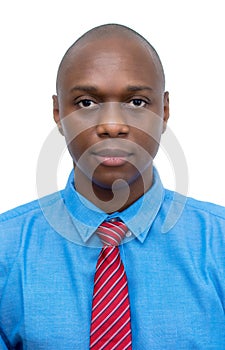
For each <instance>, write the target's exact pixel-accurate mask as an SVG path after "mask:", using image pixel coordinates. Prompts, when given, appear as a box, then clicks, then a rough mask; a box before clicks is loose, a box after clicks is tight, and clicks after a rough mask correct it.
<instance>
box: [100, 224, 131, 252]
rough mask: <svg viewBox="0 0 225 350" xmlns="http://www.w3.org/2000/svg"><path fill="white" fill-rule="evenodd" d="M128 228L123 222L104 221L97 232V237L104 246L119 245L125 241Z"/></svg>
mask: <svg viewBox="0 0 225 350" xmlns="http://www.w3.org/2000/svg"><path fill="white" fill-rule="evenodd" d="M127 231H128V228H127V226H126V225H125V224H124V223H123V222H121V221H114V222H107V221H104V222H103V223H102V224H101V225H100V226H99V227H98V228H97V230H96V233H97V235H98V236H99V238H100V239H101V241H102V243H103V244H104V245H112V246H115V245H119V244H120V243H121V241H122V240H123V238H124V236H125V234H126V232H127Z"/></svg>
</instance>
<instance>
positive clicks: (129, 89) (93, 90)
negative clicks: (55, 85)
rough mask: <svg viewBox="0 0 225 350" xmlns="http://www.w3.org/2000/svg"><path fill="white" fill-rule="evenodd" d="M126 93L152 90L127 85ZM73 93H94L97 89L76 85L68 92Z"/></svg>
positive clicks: (147, 87)
mask: <svg viewBox="0 0 225 350" xmlns="http://www.w3.org/2000/svg"><path fill="white" fill-rule="evenodd" d="M126 89H127V91H132V92H135V91H142V90H149V91H152V90H153V89H152V88H151V87H150V86H146V85H128V86H127V88H126ZM74 91H85V92H96V91H98V88H97V87H96V86H91V85H90V86H89V85H77V86H74V87H72V89H71V90H70V92H71V93H72V92H74Z"/></svg>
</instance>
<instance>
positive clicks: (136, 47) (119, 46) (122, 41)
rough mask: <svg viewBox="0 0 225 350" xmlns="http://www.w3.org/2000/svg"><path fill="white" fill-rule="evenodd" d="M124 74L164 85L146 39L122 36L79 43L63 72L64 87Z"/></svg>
mask: <svg viewBox="0 0 225 350" xmlns="http://www.w3.org/2000/svg"><path fill="white" fill-rule="evenodd" d="M121 77H123V78H124V79H127V81H128V83H129V82H132V81H138V80H140V81H142V82H143V83H144V82H145V83H146V84H147V83H150V82H151V85H152V84H153V85H154V84H155V85H157V86H161V85H162V77H161V72H160V68H159V64H158V61H157V58H156V57H155V55H154V53H153V52H152V51H151V49H150V47H148V46H147V45H146V44H145V43H144V42H142V41H141V40H138V39H137V38H135V36H129V35H121V36H120V37H119V36H118V35H117V36H115V35H114V36H111V37H107V38H92V40H90V39H89V40H83V41H81V42H79V43H77V44H76V45H75V46H74V47H72V49H71V50H70V52H69V53H68V55H67V57H66V58H65V60H64V62H63V65H62V67H61V72H60V74H59V84H60V87H61V88H65V87H66V86H67V85H71V84H75V83H82V82H83V81H85V82H89V81H90V82H92V83H94V81H93V80H97V81H98V80H99V81H100V80H101V81H102V82H104V80H105V81H106V80H107V82H108V80H109V79H110V80H111V81H113V80H115V79H117V80H119V79H120V78H121Z"/></svg>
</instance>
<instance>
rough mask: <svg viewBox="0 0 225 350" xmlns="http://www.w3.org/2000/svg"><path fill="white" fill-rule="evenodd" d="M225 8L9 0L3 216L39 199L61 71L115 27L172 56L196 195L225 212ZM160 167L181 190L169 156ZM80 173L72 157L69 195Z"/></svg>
mask: <svg viewBox="0 0 225 350" xmlns="http://www.w3.org/2000/svg"><path fill="white" fill-rule="evenodd" d="M223 7H224V5H223V1H222V0H221V1H218V0H214V1H201V0H194V1H193V0H189V1H179V0H177V1H176V0H170V1H166V0H165V1H163V0H154V1H151V0H150V1H147V0H146V1H145V0H139V1H134V2H132V1H131V0H129V1H128V0H125V1H122V0H119V1H117V0H114V1H111V2H109V1H99V0H95V1H83V2H82V1H76V0H73V1H70V0H61V1H57V0H55V1H48V0H45V1H31V0H29V1H28V0H20V1H16V0H14V1H13V0H12V1H8V2H4V5H3V2H2V5H1V8H0V35H1V56H0V57H1V65H0V89H1V91H0V101H1V106H0V110H1V114H0V119H1V123H0V151H1V168H0V212H3V211H5V210H7V209H10V208H12V207H15V206H17V205H19V204H22V203H25V202H28V201H30V200H33V199H35V198H36V197H37V193H36V169H37V160H38V156H39V153H40V150H41V147H42V145H43V142H44V141H45V139H46V138H47V137H48V135H49V133H50V132H51V130H52V128H53V127H54V122H53V119H52V101H51V95H52V94H53V93H55V77H56V71H57V68H58V64H59V62H60V60H61V57H62V56H63V54H64V52H65V51H66V49H67V48H68V47H69V46H70V45H71V44H72V43H73V42H74V41H75V40H76V39H77V38H78V37H79V36H80V35H81V34H83V33H84V32H85V31H87V30H89V29H91V28H92V27H94V26H96V25H100V24H104V23H109V22H116V23H121V24H125V25H127V26H130V27H131V28H133V29H135V30H136V31H138V32H139V33H140V34H142V35H143V36H145V37H146V38H147V39H148V40H149V41H150V42H151V43H152V44H153V46H154V47H155V48H156V50H157V51H158V53H159V55H160V57H161V59H162V62H163V65H164V69H165V73H166V87H167V89H168V90H169V92H170V104H171V116H170V123H169V125H170V128H171V129H172V131H173V132H174V133H175V134H176V137H177V138H178V140H179V143H180V144H181V145H182V148H183V151H184V153H185V157H186V161H187V163H188V169H189V192H188V195H189V196H192V197H195V198H198V199H201V200H206V201H210V202H215V203H218V204H222V205H225V188H224V179H225V167H224V149H225V137H224V126H225V110H224V100H225V99H224V95H225V91H224V81H225V67H224V62H225V50H224V47H225V40H224V33H225V20H224V9H223ZM59 137H60V136H59ZM156 164H157V165H158V168H159V170H160V175H161V178H162V180H163V183H164V185H165V186H166V187H169V188H171V189H173V188H176V184H175V180H174V176H173V169H172V168H171V162H170V160H168V159H167V157H166V155H165V154H164V153H163V152H162V151H160V152H159V155H158V157H157V159H156ZM71 168H72V163H71V161H70V159H69V156H67V155H65V156H64V157H63V159H62V162H61V164H60V167H59V172H58V174H59V176H58V177H59V180H58V183H59V188H62V187H64V184H65V181H66V178H67V175H68V172H69V171H70V169H71ZM49 181H51V179H49V178H48V171H47V169H46V182H47V183H48V182H49ZM49 191H50V189H49ZM47 192H48V188H46V193H47Z"/></svg>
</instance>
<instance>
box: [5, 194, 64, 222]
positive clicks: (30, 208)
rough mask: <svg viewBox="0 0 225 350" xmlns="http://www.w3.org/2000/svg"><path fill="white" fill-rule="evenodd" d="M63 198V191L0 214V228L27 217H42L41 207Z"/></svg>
mask: <svg viewBox="0 0 225 350" xmlns="http://www.w3.org/2000/svg"><path fill="white" fill-rule="evenodd" d="M62 196H63V191H60V192H55V193H53V194H50V195H48V196H45V197H42V198H40V199H36V200H34V201H32V202H29V203H26V204H23V205H20V206H18V207H16V208H13V209H10V210H8V211H6V212H5V213H2V214H0V227H2V225H7V224H10V222H15V221H20V220H23V219H24V218H27V217H33V216H38V215H42V209H43V207H48V206H51V205H53V204H55V203H56V202H57V201H58V200H59V197H60V198H61V197H62Z"/></svg>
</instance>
